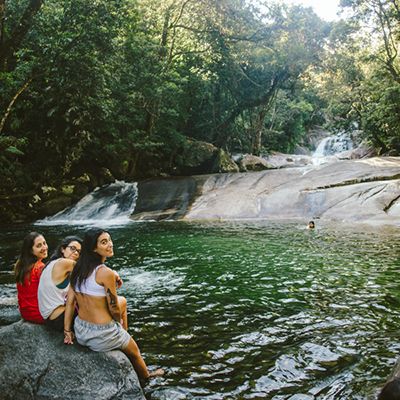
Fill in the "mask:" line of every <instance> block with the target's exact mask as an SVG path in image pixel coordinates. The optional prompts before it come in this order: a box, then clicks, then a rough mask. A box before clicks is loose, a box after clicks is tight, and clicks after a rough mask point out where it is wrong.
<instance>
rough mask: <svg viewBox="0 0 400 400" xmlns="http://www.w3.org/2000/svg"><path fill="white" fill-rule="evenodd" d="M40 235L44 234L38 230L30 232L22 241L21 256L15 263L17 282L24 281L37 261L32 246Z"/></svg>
mask: <svg viewBox="0 0 400 400" xmlns="http://www.w3.org/2000/svg"><path fill="white" fill-rule="evenodd" d="M39 236H43V235H42V234H41V233H38V232H30V233H28V234H27V235H26V236H25V237H24V240H23V242H22V247H21V253H20V256H19V258H18V260H17V262H16V263H15V267H14V273H15V279H16V281H17V283H21V284H23V283H24V280H25V276H26V274H27V273H28V272H30V270H31V269H32V266H33V264H35V262H36V261H37V258H36V257H35V256H34V255H33V253H32V247H33V244H34V243H35V239H36V238H37V237H39Z"/></svg>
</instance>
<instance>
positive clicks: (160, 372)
mask: <svg viewBox="0 0 400 400" xmlns="http://www.w3.org/2000/svg"><path fill="white" fill-rule="evenodd" d="M164 374H165V371H164V370H163V369H162V368H157V369H156V370H154V371H151V372H150V373H149V379H150V378H157V377H158V376H163V375H164Z"/></svg>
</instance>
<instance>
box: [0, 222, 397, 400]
mask: <svg viewBox="0 0 400 400" xmlns="http://www.w3.org/2000/svg"><path fill="white" fill-rule="evenodd" d="M31 229H32V227H31V226H20V227H18V228H13V229H12V230H11V229H6V228H2V229H1V230H0V235H1V238H2V240H1V241H0V243H1V245H0V262H1V272H0V277H1V279H0V302H3V303H7V302H9V301H12V299H14V301H15V288H14V284H13V283H12V274H11V272H10V271H11V264H12V261H13V260H14V257H15V256H16V255H17V253H18V250H19V247H20V244H21V239H22V237H23V236H24V235H25V233H27V232H28V231H29V230H31ZM36 229H39V230H40V231H41V232H43V233H44V235H45V236H46V238H47V240H48V242H49V244H50V246H51V248H54V246H55V245H56V243H57V242H58V241H59V239H61V238H62V237H63V236H64V235H67V234H73V233H75V234H76V233H77V234H82V233H83V230H84V229H83V228H80V227H73V228H71V227H67V226H63V227H40V228H36ZM110 232H111V234H112V237H113V240H114V252H115V256H114V257H113V259H111V260H110V262H109V265H110V266H112V267H113V268H114V269H116V270H118V271H119V273H120V275H121V277H122V278H123V280H124V284H123V287H122V288H121V289H120V294H122V295H124V296H126V297H127V299H128V307H129V323H130V328H129V332H130V333H131V334H132V336H133V337H134V338H135V339H136V341H137V342H138V344H139V347H140V348H141V350H142V354H143V356H144V358H145V360H146V362H147V364H148V365H149V366H151V367H156V366H162V367H163V368H165V369H166V370H167V374H166V376H165V377H164V378H158V379H156V380H154V381H153V382H151V384H150V385H148V386H147V387H146V389H145V392H146V396H147V398H148V399H151V400H159V399H160V400H161V399H165V400H167V399H168V400H171V399H274V400H283V399H291V400H306V399H360V400H361V399H363V400H364V399H373V398H375V396H376V393H377V390H378V389H379V387H380V386H382V384H383V383H384V382H385V381H386V379H387V377H388V375H389V374H390V371H391V369H392V367H393V366H394V363H395V361H396V359H397V356H398V354H399V351H400V334H399V332H400V279H399V278H398V270H399V264H400V260H399V255H400V252H399V249H400V239H399V231H398V230H396V229H394V228H386V229H383V228H380V229H377V228H374V229H372V228H371V229H367V228H364V227H355V228H349V227H345V226H332V225H331V226H323V225H322V224H321V225H320V226H318V227H317V229H316V230H314V231H310V230H306V229H304V226H302V225H299V224H294V223H280V224H278V223H266V222H258V223H254V222H230V223H227V222H218V223H217V222H216V223H185V222H170V223H167V222H165V223H132V224H129V225H126V226H121V227H113V228H112V229H110Z"/></svg>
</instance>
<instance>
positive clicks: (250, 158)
mask: <svg viewBox="0 0 400 400" xmlns="http://www.w3.org/2000/svg"><path fill="white" fill-rule="evenodd" d="M239 165H240V170H241V171H243V172H245V171H262V170H264V169H269V168H274V166H272V165H271V164H270V163H269V162H268V161H267V160H265V159H264V158H262V157H258V156H255V155H253V154H245V155H244V156H243V157H242V159H241V160H240V164H239Z"/></svg>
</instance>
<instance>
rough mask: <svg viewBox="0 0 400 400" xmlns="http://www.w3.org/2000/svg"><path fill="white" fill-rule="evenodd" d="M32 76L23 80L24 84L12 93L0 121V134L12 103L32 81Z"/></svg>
mask: <svg viewBox="0 0 400 400" xmlns="http://www.w3.org/2000/svg"><path fill="white" fill-rule="evenodd" d="M32 79H33V78H30V79H29V80H28V81H27V82H25V84H24V85H23V86H22V87H21V88H19V90H18V92H17V93H16V94H15V95H14V97H13V98H12V99H11V101H10V103H9V104H8V107H7V110H6V112H5V113H4V115H3V118H2V119H1V121H0V135H1V134H2V132H3V129H4V125H5V123H6V120H7V118H8V116H9V115H10V112H11V109H12V107H13V105H14V103H15V102H16V101H17V99H18V97H19V96H20V95H21V93H22V92H24V90H25V89H26V88H27V87H28V86H29V85H30V83H31V82H32Z"/></svg>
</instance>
